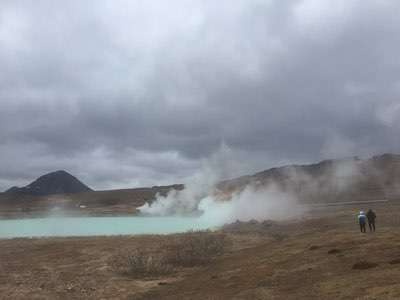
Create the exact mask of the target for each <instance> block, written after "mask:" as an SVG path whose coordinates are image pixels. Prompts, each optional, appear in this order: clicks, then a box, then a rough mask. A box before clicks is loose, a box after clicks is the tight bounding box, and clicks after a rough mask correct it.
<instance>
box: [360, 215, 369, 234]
mask: <svg viewBox="0 0 400 300" xmlns="http://www.w3.org/2000/svg"><path fill="white" fill-rule="evenodd" d="M366 221H367V217H366V216H365V213H364V212H363V211H360V214H359V215H358V223H359V224H360V231H361V232H363V233H365V223H366Z"/></svg>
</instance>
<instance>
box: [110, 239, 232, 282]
mask: <svg viewBox="0 0 400 300" xmlns="http://www.w3.org/2000/svg"><path fill="white" fill-rule="evenodd" d="M225 244H226V238H225V235H224V234H221V233H213V232H209V231H201V232H188V233H184V234H178V235H175V236H173V237H171V239H168V240H167V241H166V242H163V243H160V245H159V246H158V248H157V249H132V250H129V251H125V252H124V253H120V254H118V255H116V256H114V257H112V258H111V260H110V262H109V264H110V266H111V267H112V269H113V270H114V271H116V272H118V273H121V274H124V275H127V276H129V277H132V278H153V277H158V276H162V275H167V274H171V273H173V272H174V271H175V268H176V267H194V266H199V265H205V264H207V263H209V262H211V261H212V260H213V259H214V258H216V257H217V256H219V255H221V254H223V252H224V248H225Z"/></svg>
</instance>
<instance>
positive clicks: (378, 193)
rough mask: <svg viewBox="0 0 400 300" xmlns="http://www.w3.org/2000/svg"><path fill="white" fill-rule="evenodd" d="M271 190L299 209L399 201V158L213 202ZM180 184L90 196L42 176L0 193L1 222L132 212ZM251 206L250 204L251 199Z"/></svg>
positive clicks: (280, 181) (231, 185)
mask: <svg viewBox="0 0 400 300" xmlns="http://www.w3.org/2000/svg"><path fill="white" fill-rule="evenodd" d="M271 185H274V186H276V187H278V188H279V190H281V191H283V192H289V193H293V194H294V195H295V196H296V198H297V199H298V200H299V201H300V202H301V203H304V204H307V203H308V204H313V205H314V204H315V205H319V204H322V205H323V204H324V203H332V202H345V201H365V200H367V201H368V200H383V199H388V200H394V201H397V200H400V155H396V154H383V155H378V156H374V157H372V158H369V159H358V158H348V159H337V160H324V161H321V162H319V163H315V164H309V165H288V166H282V167H277V168H272V169H268V170H265V171H261V172H258V173H255V174H253V175H246V176H242V177H239V178H235V179H231V180H225V181H222V182H220V183H219V184H217V186H216V189H217V190H216V195H217V197H218V199H221V200H225V199H226V200H228V199H230V197H231V195H232V193H235V192H238V191H241V190H243V189H245V188H246V187H247V186H252V187H253V188H255V189H263V188H267V187H268V186H271ZM182 189H184V185H181V184H177V185H170V186H153V187H147V188H146V187H144V188H134V189H123V190H107V191H92V190H91V189H90V188H89V187H87V186H86V185H84V184H83V183H81V182H80V181H79V180H78V179H76V178H75V177H73V176H72V175H70V174H68V173H67V172H65V171H57V172H54V173H50V174H46V175H44V176H42V177H40V178H38V179H37V180H35V181H34V182H32V183H31V184H29V185H27V186H26V187H22V188H18V187H13V188H11V189H9V190H8V191H7V192H5V193H0V218H1V217H18V216H21V215H25V216H26V215H32V216H35V215H40V214H42V213H44V212H47V211H49V210H52V209H56V210H57V209H63V211H64V212H65V211H69V212H77V213H79V214H81V213H85V214H88V215H124V214H128V215H131V214H135V213H137V207H139V206H141V205H143V204H144V203H146V202H152V201H153V200H154V199H155V198H156V195H157V194H161V195H166V194H168V192H169V191H171V190H182ZM250 201H251V199H250Z"/></svg>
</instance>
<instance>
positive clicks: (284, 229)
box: [0, 201, 400, 300]
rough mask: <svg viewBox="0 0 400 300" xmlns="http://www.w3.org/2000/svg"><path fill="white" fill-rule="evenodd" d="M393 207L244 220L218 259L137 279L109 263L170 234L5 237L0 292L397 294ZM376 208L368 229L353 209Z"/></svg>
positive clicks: (399, 262) (56, 295)
mask: <svg viewBox="0 0 400 300" xmlns="http://www.w3.org/2000/svg"><path fill="white" fill-rule="evenodd" d="M394 203H396V202H393V201H391V202H386V203H378V204H369V205H368V206H367V207H359V206H362V205H359V206H348V205H346V206H343V207H326V208H321V209H318V211H317V210H315V211H313V212H312V213H311V214H310V215H309V216H307V217H306V218H304V219H303V220H296V221H291V222H281V223H278V224H273V225H272V226H266V227H262V226H261V227H260V225H259V224H255V225H251V224H247V225H243V226H238V228H234V230H229V232H228V233H227V237H228V240H229V241H230V243H229V244H228V246H227V249H226V251H225V254H224V255H222V256H220V257H218V258H217V259H216V260H215V261H213V262H212V263H211V264H209V265H206V266H203V267H195V268H179V269H177V270H176V272H175V273H173V274H172V275H168V276H161V277H158V278H147V279H140V280H138V279H133V278H130V277H128V276H126V275H123V274H119V273H117V272H115V270H114V269H113V268H112V267H111V266H110V260H112V258H113V257H115V256H116V255H118V254H119V253H120V252H124V251H129V249H132V248H137V247H140V248H143V249H149V251H150V250H153V251H154V250H157V247H160V245H161V244H162V242H163V241H165V240H168V239H170V238H171V237H170V236H131V237H130V236H123V237H94V238H51V239H46V238H43V239H10V240H0V298H1V299H202V300H203V299H399V298H400V252H399V247H400V234H399V233H400V228H399V225H400V217H399V213H400V205H398V204H394ZM364 206H365V204H364ZM369 206H370V207H372V208H373V209H375V211H376V212H377V215H378V219H377V232H376V233H366V234H361V233H359V229H358V227H357V224H356V222H355V215H356V213H357V211H358V210H359V209H360V208H363V209H368V208H369ZM357 264H358V265H359V266H360V267H361V268H363V267H365V269H354V268H353V267H354V266H355V265H356V267H357V266H358V265H357Z"/></svg>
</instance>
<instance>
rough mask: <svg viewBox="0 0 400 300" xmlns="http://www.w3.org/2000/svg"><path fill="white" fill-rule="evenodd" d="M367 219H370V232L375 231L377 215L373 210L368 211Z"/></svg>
mask: <svg viewBox="0 0 400 300" xmlns="http://www.w3.org/2000/svg"><path fill="white" fill-rule="evenodd" d="M367 219H368V226H369V231H375V219H376V214H375V213H374V212H373V211H372V209H370V210H368V212H367Z"/></svg>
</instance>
